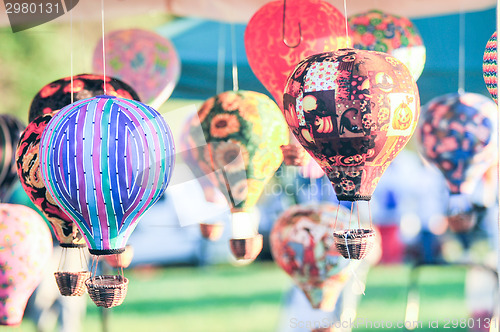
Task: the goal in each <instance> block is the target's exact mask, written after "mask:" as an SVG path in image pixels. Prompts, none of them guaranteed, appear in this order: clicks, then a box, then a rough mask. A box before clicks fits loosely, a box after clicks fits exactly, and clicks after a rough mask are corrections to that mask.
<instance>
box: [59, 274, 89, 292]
mask: <svg viewBox="0 0 500 332" xmlns="http://www.w3.org/2000/svg"><path fill="white" fill-rule="evenodd" d="M54 277H55V278H56V283H57V287H58V288H59V292H61V295H62V296H82V295H83V294H84V293H85V281H86V280H87V279H89V278H90V272H89V271H80V272H66V271H58V272H54Z"/></svg>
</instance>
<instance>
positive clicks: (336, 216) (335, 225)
mask: <svg viewBox="0 0 500 332" xmlns="http://www.w3.org/2000/svg"><path fill="white" fill-rule="evenodd" d="M339 211H340V201H339V203H338V205H337V214H336V215H335V222H334V223H333V231H335V230H336V229H337V220H338V218H339Z"/></svg>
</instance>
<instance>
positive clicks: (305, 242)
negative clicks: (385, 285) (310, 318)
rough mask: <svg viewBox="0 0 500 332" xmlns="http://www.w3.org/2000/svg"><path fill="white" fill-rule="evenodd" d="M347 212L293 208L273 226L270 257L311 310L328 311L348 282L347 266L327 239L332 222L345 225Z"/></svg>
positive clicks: (321, 206) (315, 206) (320, 207)
mask: <svg viewBox="0 0 500 332" xmlns="http://www.w3.org/2000/svg"><path fill="white" fill-rule="evenodd" d="M349 218H350V215H349V210H347V209H346V208H345V207H343V206H340V205H339V206H336V205H333V204H330V203H323V204H310V205H304V206H301V205H295V206H292V207H290V208H289V209H288V210H286V211H285V212H284V213H283V214H281V216H279V217H278V219H277V220H276V222H275V223H274V226H273V229H272V230H271V234H270V246H271V253H272V255H273V258H274V261H275V262H276V264H278V265H279V266H280V267H281V268H282V269H283V270H284V271H285V272H286V273H287V274H288V275H290V277H292V279H293V281H294V282H295V283H296V284H297V286H299V287H300V288H301V289H302V291H303V292H304V294H305V295H306V297H307V299H308V300H309V302H310V304H311V306H312V307H313V308H314V309H321V310H324V311H331V310H333V309H334V308H335V304H336V303H337V299H338V297H339V295H340V292H341V291H342V289H343V287H344V285H345V284H346V282H347V281H348V280H349V277H350V271H349V270H348V264H353V262H352V261H351V262H349V261H348V260H346V259H344V258H343V257H342V256H341V255H340V253H339V252H338V251H337V250H336V248H335V245H334V243H333V241H334V240H333V238H332V236H331V234H332V232H333V231H334V227H333V226H334V222H335V221H336V222H337V224H342V223H348V222H349Z"/></svg>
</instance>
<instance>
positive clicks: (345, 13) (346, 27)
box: [344, 0, 351, 48]
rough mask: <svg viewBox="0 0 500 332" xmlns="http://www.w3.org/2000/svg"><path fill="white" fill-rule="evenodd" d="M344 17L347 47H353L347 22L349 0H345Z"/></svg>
mask: <svg viewBox="0 0 500 332" xmlns="http://www.w3.org/2000/svg"><path fill="white" fill-rule="evenodd" d="M344 19H345V43H346V47H347V48H349V47H351V43H350V39H349V26H348V23H347V0H344Z"/></svg>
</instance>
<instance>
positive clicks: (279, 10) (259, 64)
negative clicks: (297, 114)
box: [245, 0, 348, 108]
mask: <svg viewBox="0 0 500 332" xmlns="http://www.w3.org/2000/svg"><path fill="white" fill-rule="evenodd" d="M283 5H284V3H283V1H281V0H280V1H270V2H268V3H266V4H265V5H264V6H262V7H261V8H260V9H259V10H258V11H257V12H256V13H255V14H254V15H253V16H252V18H251V19H250V21H249V22H248V25H247V27H246V29H245V50H246V54H247V58H248V63H249V64H250V67H251V68H252V71H253V72H254V74H255V76H257V78H258V79H259V81H260V82H261V83H262V84H263V85H264V86H265V87H266V89H267V90H268V91H269V92H270V93H271V94H272V96H273V97H274V99H275V100H276V102H277V103H278V105H279V106H280V108H282V101H283V89H284V87H285V83H286V79H287V77H288V75H290V73H291V72H292V70H293V69H294V67H295V65H296V64H297V63H298V62H299V61H301V60H302V59H304V58H305V57H307V56H309V55H313V54H316V53H320V52H325V51H334V50H337V49H339V48H343V47H347V46H348V43H347V38H346V27H345V17H344V16H343V15H342V13H341V12H340V11H338V10H337V9H336V8H335V7H334V6H333V5H331V4H329V3H328V2H325V1H321V0H301V1H289V2H288V3H287V4H286V12H285V21H283ZM283 24H285V26H284V27H283ZM299 24H300V29H299ZM283 28H284V29H285V36H283V35H282V32H283ZM285 41H286V42H287V44H288V45H289V46H287V45H286V44H285ZM297 44H298V46H297V47H290V46H295V45H297Z"/></svg>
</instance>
